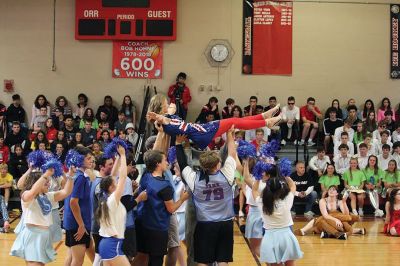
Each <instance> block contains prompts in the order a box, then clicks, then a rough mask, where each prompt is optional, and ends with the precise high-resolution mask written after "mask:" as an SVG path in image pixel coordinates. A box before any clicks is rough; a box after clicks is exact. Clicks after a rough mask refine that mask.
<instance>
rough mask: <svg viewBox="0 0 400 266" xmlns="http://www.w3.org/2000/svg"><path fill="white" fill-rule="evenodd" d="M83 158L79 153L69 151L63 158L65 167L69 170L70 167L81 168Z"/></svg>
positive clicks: (72, 150)
mask: <svg viewBox="0 0 400 266" xmlns="http://www.w3.org/2000/svg"><path fill="white" fill-rule="evenodd" d="M84 159H85V157H84V156H83V155H81V154H79V152H77V151H76V150H74V149H71V150H69V151H68V153H67V156H66V157H65V165H66V166H67V167H68V168H70V167H71V166H75V167H78V168H79V167H82V166H83V160H84Z"/></svg>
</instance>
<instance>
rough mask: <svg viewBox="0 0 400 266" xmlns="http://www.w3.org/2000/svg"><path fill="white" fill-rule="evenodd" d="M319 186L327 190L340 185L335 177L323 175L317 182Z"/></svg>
mask: <svg viewBox="0 0 400 266" xmlns="http://www.w3.org/2000/svg"><path fill="white" fill-rule="evenodd" d="M318 182H319V183H320V184H322V185H323V186H324V188H326V189H328V188H329V187H331V186H339V185H340V179H339V177H338V176H337V175H333V176H328V175H323V176H321V177H320V178H319V181H318Z"/></svg>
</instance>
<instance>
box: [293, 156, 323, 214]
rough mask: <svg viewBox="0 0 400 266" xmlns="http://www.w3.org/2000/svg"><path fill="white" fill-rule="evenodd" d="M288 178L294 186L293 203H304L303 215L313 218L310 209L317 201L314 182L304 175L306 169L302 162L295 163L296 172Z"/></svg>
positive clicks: (307, 175)
mask: <svg viewBox="0 0 400 266" xmlns="http://www.w3.org/2000/svg"><path fill="white" fill-rule="evenodd" d="M290 177H291V178H292V180H293V182H294V183H295V184H296V190H297V191H296V192H295V199H294V203H296V202H299V201H300V202H304V201H305V202H306V207H305V209H304V215H305V216H308V217H313V216H314V213H313V212H312V207H313V205H314V204H315V200H316V199H317V196H318V195H317V192H315V191H314V180H313V178H312V177H311V176H310V175H309V174H307V173H306V167H305V164H304V162H302V161H298V162H297V163H296V171H295V172H293V173H292V174H291V175H290ZM291 212H292V215H295V214H296V212H295V208H294V205H293V207H292V210H291Z"/></svg>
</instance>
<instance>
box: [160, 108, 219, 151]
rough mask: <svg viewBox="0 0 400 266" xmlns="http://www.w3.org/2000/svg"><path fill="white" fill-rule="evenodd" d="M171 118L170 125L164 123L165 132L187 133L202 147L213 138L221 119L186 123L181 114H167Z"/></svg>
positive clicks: (171, 134)
mask: <svg viewBox="0 0 400 266" xmlns="http://www.w3.org/2000/svg"><path fill="white" fill-rule="evenodd" d="M166 117H168V118H170V119H171V122H170V123H169V124H168V125H163V128H164V131H165V133H167V134H168V135H170V136H176V135H187V136H188V138H189V139H191V140H192V141H193V142H194V143H196V144H197V146H198V147H199V148H200V149H205V148H206V147H207V146H208V144H210V142H211V141H212V140H213V138H214V136H215V134H216V133H217V131H218V129H219V120H216V121H212V122H208V123H205V124H194V123H186V122H185V121H184V120H182V119H181V118H180V117H179V116H176V115H166Z"/></svg>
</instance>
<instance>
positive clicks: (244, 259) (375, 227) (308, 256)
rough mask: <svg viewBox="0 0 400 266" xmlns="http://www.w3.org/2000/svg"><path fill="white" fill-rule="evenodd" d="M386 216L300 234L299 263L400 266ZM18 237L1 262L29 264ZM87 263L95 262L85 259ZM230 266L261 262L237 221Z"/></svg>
mask: <svg viewBox="0 0 400 266" xmlns="http://www.w3.org/2000/svg"><path fill="white" fill-rule="evenodd" d="M18 222H19V219H15V220H14V221H13V222H12V223H11V226H12V228H15V227H16V225H17V224H18ZM306 222H307V221H306V220H305V219H304V218H301V217H299V218H297V219H296V220H295V225H294V229H297V228H299V227H301V226H303V225H304V224H305V223H306ZM383 224H384V223H383V219H375V218H373V217H364V218H363V219H362V221H361V222H358V223H357V224H356V225H355V226H356V227H365V228H366V229H367V235H365V236H351V237H350V238H349V239H348V240H336V239H320V238H319V236H317V235H308V236H302V237H298V240H299V243H300V246H301V249H302V250H303V252H304V257H303V259H301V260H298V261H297V263H296V265H323V266H331V265H332V266H345V265H354V266H357V265H363V266H368V265H371V266H372V265H399V264H400V238H396V237H387V236H386V235H384V234H382V233H381V231H382V228H383ZM14 239H15V235H14V234H13V233H9V234H0V265H13V266H17V265H25V263H24V261H23V260H21V259H18V258H15V257H11V256H9V251H10V248H11V246H12V244H13V241H14ZM55 246H56V250H57V253H58V255H57V260H56V261H55V262H53V263H51V264H48V265H63V261H64V258H65V254H66V248H65V246H64V242H63V241H61V242H60V243H58V244H56V245H55ZM84 265H85V266H89V265H91V264H90V262H89V259H88V258H87V257H86V258H85V264H84ZM230 265H245V266H253V265H260V264H259V262H258V261H257V260H256V259H255V258H254V257H253V255H252V253H251V251H250V249H249V247H248V245H247V242H246V241H245V239H244V237H243V236H242V234H241V232H240V231H239V228H238V226H237V225H236V224H235V246H234V263H231V264H230Z"/></svg>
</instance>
